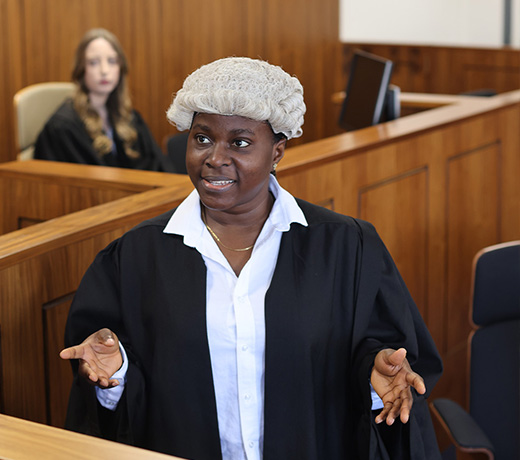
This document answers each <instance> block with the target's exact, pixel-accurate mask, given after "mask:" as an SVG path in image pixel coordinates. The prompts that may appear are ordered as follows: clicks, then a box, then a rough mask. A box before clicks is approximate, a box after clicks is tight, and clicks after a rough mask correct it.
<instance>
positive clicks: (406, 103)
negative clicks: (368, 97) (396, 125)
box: [332, 91, 470, 109]
mask: <svg viewBox="0 0 520 460" xmlns="http://www.w3.org/2000/svg"><path fill="white" fill-rule="evenodd" d="M345 94H346V93H345V91H339V92H337V93H334V94H333V95H332V102H334V104H341V103H342V102H343V99H345ZM465 97H466V98H467V97H470V96H458V95H451V94H427V93H401V94H400V95H399V101H400V102H401V107H404V108H406V109H435V108H437V107H443V106H446V105H453V104H456V103H459V102H462V101H464V99H463V98H465Z"/></svg>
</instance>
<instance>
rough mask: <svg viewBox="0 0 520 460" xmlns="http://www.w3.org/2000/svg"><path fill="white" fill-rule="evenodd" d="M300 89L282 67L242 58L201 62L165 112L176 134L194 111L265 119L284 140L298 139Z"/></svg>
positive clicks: (302, 108) (301, 107)
mask: <svg viewBox="0 0 520 460" xmlns="http://www.w3.org/2000/svg"><path fill="white" fill-rule="evenodd" d="M305 109H306V108H305V103H304V102H303V87H302V85H301V83H300V82H299V80H298V79H297V78H296V77H291V76H290V75H289V74H288V73H287V72H285V71H284V70H283V69H282V68H281V67H278V66H274V65H272V64H269V63H267V62H265V61H261V60H258V59H250V58H246V57H229V58H224V59H219V60H217V61H214V62H211V63H210V64H206V65H204V66H202V67H200V68H199V69H197V70H195V72H193V73H192V74H191V75H189V76H188V77H187V78H186V80H185V81H184V85H183V86H182V89H180V90H179V91H178V92H177V94H176V95H175V98H174V100H173V102H172V104H171V106H170V108H169V109H168V111H167V117H168V120H170V122H171V123H173V124H174V125H175V126H176V127H177V129H178V130H179V131H185V130H187V129H190V127H191V123H192V121H193V116H194V114H195V113H198V112H200V113H210V114H218V115H238V116H241V117H246V118H250V119H253V120H257V121H268V122H269V124H270V125H271V127H272V129H273V131H274V132H275V133H276V134H278V133H283V134H284V135H285V136H286V137H287V139H291V138H293V137H300V136H301V135H302V132H303V131H302V125H303V115H304V114H305Z"/></svg>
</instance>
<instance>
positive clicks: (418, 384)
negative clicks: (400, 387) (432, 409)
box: [406, 372, 426, 395]
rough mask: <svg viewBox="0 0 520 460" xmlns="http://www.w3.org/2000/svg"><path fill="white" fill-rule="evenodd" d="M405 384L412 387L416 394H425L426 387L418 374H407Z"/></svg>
mask: <svg viewBox="0 0 520 460" xmlns="http://www.w3.org/2000/svg"><path fill="white" fill-rule="evenodd" d="M406 382H407V383H408V384H409V385H411V386H413V387H414V388H415V391H417V393H419V394H421V395H423V394H424V393H426V385H425V383H424V380H423V378H422V377H421V376H420V375H419V374H416V373H415V372H408V374H406Z"/></svg>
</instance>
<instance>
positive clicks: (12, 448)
mask: <svg viewBox="0 0 520 460" xmlns="http://www.w3.org/2000/svg"><path fill="white" fill-rule="evenodd" d="M0 458H1V459H6V460H70V459H75V460H99V459H103V458H107V459H125V460H173V459H180V457H174V456H172V455H165V454H159V453H157V452H152V451H149V450H145V449H139V448H137V447H131V446H127V445H125V444H119V443H116V442H111V441H106V440H104V439H98V438H94V437H92V436H86V435H83V434H79V433H74V432H71V431H67V430H63V429H60V428H54V427H50V426H47V425H42V424H39V423H35V422H29V421H27V420H23V419H19V418H15V417H9V416H7V415H2V414H0Z"/></svg>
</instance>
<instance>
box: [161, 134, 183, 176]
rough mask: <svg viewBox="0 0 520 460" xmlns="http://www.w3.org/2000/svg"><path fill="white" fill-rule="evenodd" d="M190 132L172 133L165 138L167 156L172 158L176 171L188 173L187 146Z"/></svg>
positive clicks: (172, 164) (174, 170) (171, 161)
mask: <svg viewBox="0 0 520 460" xmlns="http://www.w3.org/2000/svg"><path fill="white" fill-rule="evenodd" d="M188 136H189V132H187V131H186V132H182V133H178V134H172V135H170V136H168V137H166V139H165V140H164V145H165V150H166V156H167V157H168V159H169V160H170V163H171V166H172V168H173V171H171V172H174V173H177V174H188V171H187V170H186V147H187V145H188Z"/></svg>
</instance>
